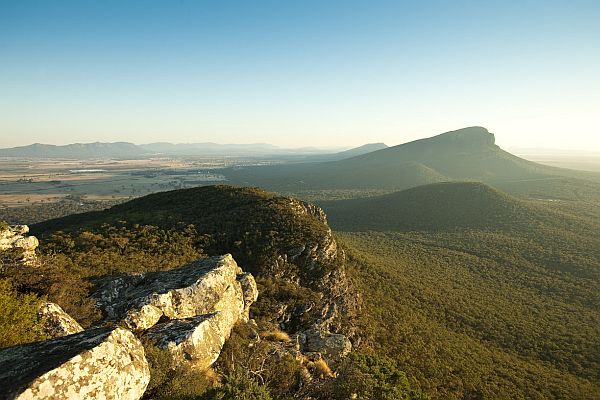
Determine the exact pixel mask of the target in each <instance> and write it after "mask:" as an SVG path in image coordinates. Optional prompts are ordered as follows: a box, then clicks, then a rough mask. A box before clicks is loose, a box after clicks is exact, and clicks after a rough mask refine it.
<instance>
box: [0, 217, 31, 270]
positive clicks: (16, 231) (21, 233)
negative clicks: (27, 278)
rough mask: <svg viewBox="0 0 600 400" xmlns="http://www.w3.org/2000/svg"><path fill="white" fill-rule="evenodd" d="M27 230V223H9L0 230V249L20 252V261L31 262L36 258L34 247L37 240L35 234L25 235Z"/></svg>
mask: <svg viewBox="0 0 600 400" xmlns="http://www.w3.org/2000/svg"><path fill="white" fill-rule="evenodd" d="M28 232H29V227H28V226H27V225H11V226H8V227H6V228H4V229H1V230H0V251H7V250H12V251H17V252H19V253H22V259H21V262H23V263H24V264H27V265H29V264H33V263H34V262H35V260H36V257H35V249H37V247H38V246H39V244H40V243H39V241H38V240H37V238H36V237H35V236H25V235H27V233H28Z"/></svg>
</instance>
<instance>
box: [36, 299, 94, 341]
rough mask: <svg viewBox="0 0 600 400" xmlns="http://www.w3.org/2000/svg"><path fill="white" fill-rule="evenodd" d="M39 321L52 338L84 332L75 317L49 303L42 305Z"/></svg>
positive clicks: (39, 311)
mask: <svg viewBox="0 0 600 400" xmlns="http://www.w3.org/2000/svg"><path fill="white" fill-rule="evenodd" d="M38 321H39V322H40V325H41V327H42V330H43V331H44V333H45V334H46V335H48V336H49V337H51V338H57V337H61V336H67V335H72V334H74V333H79V332H81V331H83V328H82V327H81V325H79V323H78V322H77V321H75V319H73V317H71V316H70V315H69V314H67V313H66V312H65V311H64V310H63V309H62V308H61V307H60V306H59V305H58V304H54V303H51V302H49V301H45V302H42V303H41V304H40V308H39V310H38Z"/></svg>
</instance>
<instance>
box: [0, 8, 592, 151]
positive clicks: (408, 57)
mask: <svg viewBox="0 0 600 400" xmlns="http://www.w3.org/2000/svg"><path fill="white" fill-rule="evenodd" d="M598 21H600V2H598V1H586V0H574V1H569V2H566V1H555V0H549V1H545V2H533V1H503V2H473V1H461V0H459V1H453V2H449V1H448V2H439V1H423V2H399V1H369V2H355V1H341V0H337V1H328V2H322V1H311V0H309V1H302V2H289V1H281V2H261V1H259V2H247V1H241V0H239V1H230V2H193V1H180V2H120V1H103V2H65V1H52V2H26V1H13V2H2V4H0V58H1V60H0V147H12V146H20V145H28V144H31V143H35V142H40V143H48V144H68V143H76V142H80V143H81V142H83V143H85V142H95V141H102V142H117V141H127V142H133V143H137V144H140V143H151V142H165V141H168V142H173V143H200V142H217V143H270V144H273V145H276V146H280V147H286V148H291V147H305V146H316V147H332V146H335V147H352V146H359V145H362V144H365V143H373V142H384V143H386V144H388V145H396V144H400V143H404V142H408V141H411V140H415V139H419V138H422V137H428V136H432V135H435V134H437V133H440V132H445V131H448V130H452V129H458V128H461V127H465V126H473V125H480V126H485V127H487V128H488V129H489V130H490V131H491V132H493V133H495V134H496V140H497V143H498V144H499V145H500V146H503V147H523V148H532V147H535V148H538V147H543V148H560V149H584V150H590V149H595V150H600V118H598V110H600V79H599V78H598V71H600V52H599V51H598V43H600V24H598Z"/></svg>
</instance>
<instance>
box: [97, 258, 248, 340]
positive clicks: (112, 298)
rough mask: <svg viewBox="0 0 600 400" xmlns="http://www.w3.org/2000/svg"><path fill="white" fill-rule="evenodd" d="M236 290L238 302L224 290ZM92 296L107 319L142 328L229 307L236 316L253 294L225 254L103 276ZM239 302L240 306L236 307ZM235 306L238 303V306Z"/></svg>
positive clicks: (240, 273) (241, 274)
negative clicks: (153, 269)
mask: <svg viewBox="0 0 600 400" xmlns="http://www.w3.org/2000/svg"><path fill="white" fill-rule="evenodd" d="M231 287H233V289H231V290H232V291H233V292H235V293H238V295H239V303H236V304H233V303H228V302H229V300H225V297H226V296H224V294H225V293H226V292H227V291H228V290H230V288H231ZM92 296H93V297H94V298H95V299H96V301H97V303H98V305H99V306H100V308H101V309H103V310H104V312H105V314H106V317H107V319H108V320H110V321H123V322H124V323H125V324H126V325H127V326H128V327H129V328H130V329H132V330H134V331H143V330H146V329H148V328H150V327H152V326H154V325H155V324H156V323H157V322H158V321H159V320H161V319H163V320H165V319H166V320H172V319H183V318H191V317H196V316H199V315H204V314H210V313H213V312H215V311H220V312H224V311H225V308H229V307H234V308H235V312H234V313H235V314H237V317H236V320H237V318H239V316H240V315H242V313H244V312H245V310H246V309H247V308H248V307H249V306H250V304H251V303H252V302H253V301H254V300H255V299H256V297H257V296H258V291H257V290H256V283H255V282H254V278H252V277H251V276H248V274H243V273H242V269H241V268H240V267H239V266H238V265H237V263H236V262H235V260H234V259H233V257H232V256H231V255H230V254H227V255H224V256H216V257H210V258H206V259H203V260H198V261H194V262H192V263H190V264H188V265H186V266H184V267H181V268H178V269H174V270H170V271H162V272H150V273H146V274H140V275H133V276H121V277H118V278H112V277H111V278H107V279H102V280H101V281H98V282H97V283H96V286H95V289H94V292H93V293H92ZM240 307H241V309H240ZM238 309H240V310H239V311H238Z"/></svg>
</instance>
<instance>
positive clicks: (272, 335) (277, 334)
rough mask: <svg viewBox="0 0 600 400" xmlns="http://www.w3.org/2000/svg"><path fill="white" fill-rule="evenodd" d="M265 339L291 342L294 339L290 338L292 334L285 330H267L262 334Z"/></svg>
mask: <svg viewBox="0 0 600 400" xmlns="http://www.w3.org/2000/svg"><path fill="white" fill-rule="evenodd" d="M260 336H261V337H262V338H263V339H265V340H270V341H272V342H286V343H287V342H291V341H292V339H291V338H290V335H288V334H287V333H285V332H283V331H267V332H263V333H262V334H261V335H260Z"/></svg>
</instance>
